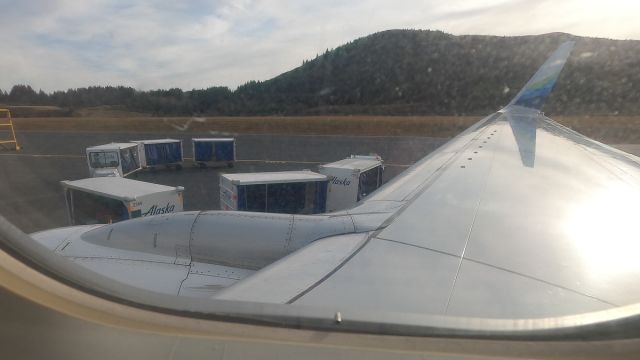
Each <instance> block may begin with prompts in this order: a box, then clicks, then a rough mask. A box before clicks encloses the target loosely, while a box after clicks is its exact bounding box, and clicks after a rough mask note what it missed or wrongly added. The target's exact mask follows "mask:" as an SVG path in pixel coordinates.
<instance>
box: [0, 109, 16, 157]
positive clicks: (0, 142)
mask: <svg viewBox="0 0 640 360" xmlns="http://www.w3.org/2000/svg"><path fill="white" fill-rule="evenodd" d="M0 114H4V118H5V119H6V121H7V122H3V123H0V128H9V132H10V134H11V137H10V138H9V139H4V140H0V145H2V146H4V145H6V144H13V145H14V146H15V148H16V150H20V144H18V139H16V131H15V129H14V128H13V119H12V118H11V111H9V109H0ZM0 121H2V120H0Z"/></svg>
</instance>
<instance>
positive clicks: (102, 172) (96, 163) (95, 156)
mask: <svg viewBox="0 0 640 360" xmlns="http://www.w3.org/2000/svg"><path fill="white" fill-rule="evenodd" d="M140 148H141V145H138V144H136V143H111V144H104V145H98V146H92V147H88V148H87V164H88V165H89V174H90V176H91V177H105V176H121V177H124V176H127V175H129V174H132V173H134V172H136V171H138V170H140V169H141V168H142V167H141V165H140V155H139V154H140V153H141V152H142V150H141V149H140Z"/></svg>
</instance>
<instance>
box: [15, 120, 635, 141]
mask: <svg viewBox="0 0 640 360" xmlns="http://www.w3.org/2000/svg"><path fill="white" fill-rule="evenodd" d="M480 119H481V117H477V116H364V115H362V116H286V117H285V116H282V117H275V116H274V117H206V118H205V117H47V118H17V119H15V127H16V130H17V131H82V132H86V131H108V132H162V133H167V132H169V133H170V132H174V131H175V132H177V133H181V132H185V133H197V134H208V135H211V136H217V135H227V134H305V135H367V136H372V135H373V136H428V137H440V138H447V137H452V136H455V135H456V134H458V133H460V132H461V131H462V130H464V129H466V128H467V127H469V126H471V125H472V124H473V123H475V122H476V121H478V120H480ZM555 120H557V121H558V122H560V123H561V124H563V125H566V126H568V127H570V128H572V129H574V130H576V131H578V132H580V133H582V134H584V135H586V136H588V137H591V138H593V139H595V140H598V141H602V142H605V143H609V144H625V143H630V144H636V143H640V116H558V117H555Z"/></svg>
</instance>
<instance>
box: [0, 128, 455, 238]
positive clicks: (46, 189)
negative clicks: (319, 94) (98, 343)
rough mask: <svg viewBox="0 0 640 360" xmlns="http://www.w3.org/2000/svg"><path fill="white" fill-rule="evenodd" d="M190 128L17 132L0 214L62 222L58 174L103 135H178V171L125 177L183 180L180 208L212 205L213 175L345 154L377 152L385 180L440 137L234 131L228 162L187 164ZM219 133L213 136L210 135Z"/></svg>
mask: <svg viewBox="0 0 640 360" xmlns="http://www.w3.org/2000/svg"><path fill="white" fill-rule="evenodd" d="M211 136H212V135H210V134H194V133H180V132H174V133H164V134H161V133H134V134H133V135H132V134H129V133H124V132H113V133H105V132H101V133H99V132H90V133H89V132H38V131H23V132H21V133H19V134H18V140H19V142H20V145H21V146H22V147H23V150H22V151H19V152H15V151H13V150H6V151H0V181H2V182H1V184H2V185H1V186H0V214H2V215H3V216H5V217H7V218H8V219H9V220H10V221H12V222H13V223H14V224H15V225H17V226H18V227H19V228H20V229H22V230H23V231H25V232H34V231H40V230H45V229H49V228H52V227H60V226H66V225H68V223H67V219H66V207H65V202H64V197H63V193H62V187H61V185H60V181H61V180H76V179H82V178H86V177H88V176H89V171H88V168H87V163H86V158H85V155H84V154H85V149H86V148H87V147H89V146H93V145H100V144H105V143H109V142H123V141H130V140H142V139H161V138H174V139H182V140H183V146H184V155H185V158H186V159H185V160H186V161H185V166H184V168H183V169H182V170H180V171H176V170H170V169H160V170H156V171H150V170H145V171H142V172H138V173H136V174H133V175H131V176H129V178H131V179H136V180H141V181H148V182H153V183H158V184H163V185H170V186H177V185H180V186H184V187H185V194H184V195H185V196H184V205H185V210H217V209H219V206H220V201H219V176H220V174H222V173H230V172H262V171H283V170H302V169H310V170H312V171H316V170H317V166H318V165H320V164H324V163H329V162H332V161H336V160H340V159H343V158H345V157H348V156H349V155H351V154H359V155H368V154H372V153H375V154H378V155H380V156H382V158H383V159H384V161H385V165H386V169H385V175H384V180H385V182H386V181H388V180H389V179H391V178H392V177H394V176H395V175H397V174H399V173H400V172H402V170H404V169H405V168H406V167H408V166H410V165H411V164H413V163H414V162H415V161H417V160H419V159H421V158H422V157H423V156H425V155H426V154H428V153H430V152H431V151H433V150H435V149H436V148H437V147H439V146H440V145H442V144H443V143H444V142H446V140H447V139H443V138H430V137H396V136H389V137H387V136H333V135H329V136H326V135H265V134H259V135H258V134H257V135H246V134H245V135H237V136H235V137H236V148H237V158H238V162H237V163H236V166H235V167H234V168H231V169H230V168H226V167H222V168H205V169H201V168H199V167H193V166H191V164H192V163H191V161H190V160H191V156H192V147H191V138H193V137H211ZM218 136H220V135H218Z"/></svg>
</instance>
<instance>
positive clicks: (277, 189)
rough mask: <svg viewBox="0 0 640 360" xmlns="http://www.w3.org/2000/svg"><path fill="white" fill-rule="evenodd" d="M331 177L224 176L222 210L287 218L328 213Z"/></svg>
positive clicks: (291, 174) (289, 173) (280, 174)
mask: <svg viewBox="0 0 640 360" xmlns="http://www.w3.org/2000/svg"><path fill="white" fill-rule="evenodd" d="M326 197H327V177H326V176H324V175H322V174H318V173H315V172H312V171H308V170H304V171H280V172H263V173H242V174H223V175H220V208H221V209H222V210H240V211H255V212H270V213H284V214H319V213H323V212H325V205H326Z"/></svg>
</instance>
